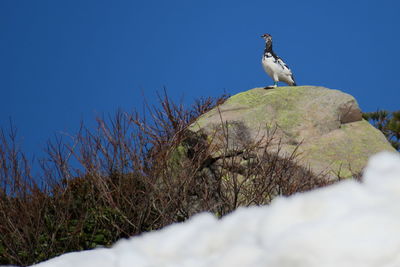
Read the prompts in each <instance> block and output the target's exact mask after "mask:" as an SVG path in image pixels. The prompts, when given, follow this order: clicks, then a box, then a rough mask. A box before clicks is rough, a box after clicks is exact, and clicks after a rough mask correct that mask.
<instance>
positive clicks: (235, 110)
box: [189, 86, 395, 178]
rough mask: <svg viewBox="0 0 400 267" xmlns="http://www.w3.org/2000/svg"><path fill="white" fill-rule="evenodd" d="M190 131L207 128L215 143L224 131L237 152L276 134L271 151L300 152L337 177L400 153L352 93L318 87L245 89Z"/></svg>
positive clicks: (305, 162)
mask: <svg viewBox="0 0 400 267" xmlns="http://www.w3.org/2000/svg"><path fill="white" fill-rule="evenodd" d="M189 129H190V130H191V131H194V132H202V133H203V134H205V135H206V136H207V140H209V141H210V142H212V143H214V144H215V145H218V143H219V142H220V140H221V139H223V138H221V135H224V136H225V139H227V140H229V142H228V143H229V146H230V147H231V148H232V149H233V147H232V146H234V147H235V148H234V149H235V150H236V151H237V150H238V149H239V150H240V147H245V144H246V143H249V142H254V141H259V140H261V139H268V140H270V139H271V136H273V142H272V143H273V144H274V145H271V142H270V144H269V149H271V150H273V149H274V147H275V149H278V147H279V149H280V151H281V152H283V153H287V154H291V153H293V152H294V151H295V153H296V154H298V159H300V165H303V166H305V167H309V168H310V169H311V170H312V171H313V172H315V173H321V172H325V173H327V174H328V175H329V176H331V177H337V176H338V175H339V176H340V177H343V178H345V177H350V176H352V175H353V174H356V173H360V172H361V171H362V169H363V168H364V166H365V165H366V163H367V160H368V158H369V157H370V156H371V155H373V154H375V153H377V152H380V151H383V150H388V151H395V150H394V148H393V147H392V146H391V145H390V144H389V142H388V141H387V140H386V138H385V137H384V135H383V134H382V133H381V132H380V131H379V130H377V129H375V128H374V127H373V126H372V125H370V124H369V123H368V122H367V121H365V120H363V119H362V116H361V110H360V108H359V107H358V104H357V102H356V100H355V99H354V98H353V97H352V96H351V95H349V94H345V93H343V92H341V91H339V90H331V89H327V88H324V87H316V86H297V87H278V88H276V89H273V90H265V89H263V88H255V89H252V90H249V91H246V92H243V93H239V94H237V95H234V96H232V97H230V98H229V99H228V100H227V101H226V102H225V103H223V104H222V105H220V106H218V107H216V108H214V109H212V110H211V111H209V112H207V113H206V114H204V115H203V116H201V117H200V118H199V119H198V120H197V121H196V122H195V123H194V124H192V125H191V127H190V128H189ZM227 137H228V138H227Z"/></svg>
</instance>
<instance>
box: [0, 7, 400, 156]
mask: <svg viewBox="0 0 400 267" xmlns="http://www.w3.org/2000/svg"><path fill="white" fill-rule="evenodd" d="M399 10H400V1H394V0H393V1H386V0H380V1H348V0H337V1H289V0H286V1H279V0H275V1H267V0H263V1H257V0H252V1H232V0H229V1H228V0H222V1H218V0H210V1H208V0H201V1H200V0H198V1H194V0H192V1H190V0H180V1H177V0H168V1H163V0H158V1H154V0H153V1H152V0H148V1H134V0H131V1H122V0H109V1H103V0H64V1H61V0H34V1H33V0H0V90H1V95H0V127H6V126H7V124H8V119H9V118H10V117H11V118H12V120H13V122H14V124H15V125H16V126H17V128H18V129H19V137H20V140H21V142H22V145H23V147H24V148H25V149H26V150H27V151H28V152H29V153H32V152H34V151H40V150H41V149H42V148H43V147H44V144H45V141H46V140H47V139H48V138H49V137H51V136H53V135H54V134H55V133H60V132H61V133H62V132H67V133H71V134H73V133H74V132H76V130H77V129H78V128H79V124H80V121H81V120H82V119H84V120H85V121H86V122H88V123H89V124H91V123H92V121H93V118H95V117H96V116H98V115H101V114H109V113H113V112H115V111H116V110H117V109H118V108H122V109H124V110H132V109H134V108H141V105H142V97H141V95H142V92H144V94H145V95H146V97H147V98H148V100H149V101H150V102H152V98H153V97H154V96H155V92H157V91H160V90H162V88H163V86H166V87H167V89H168V92H169V94H170V95H171V96H172V97H173V98H174V99H176V100H179V99H180V98H181V97H182V96H184V101H185V103H187V104H190V103H192V101H193V100H194V99H195V98H198V97H207V96H219V95H221V94H222V93H224V91H226V92H227V93H229V94H236V93H239V92H241V91H244V90H248V89H251V88H254V87H260V86H265V85H267V84H271V80H270V78H269V77H267V76H266V74H265V73H264V71H263V69H262V67H261V63H260V60H261V54H262V51H263V48H264V42H263V40H262V39H261V38H260V35H261V34H263V33H270V34H272V35H273V37H274V48H275V51H276V52H277V54H278V55H279V56H281V57H282V58H283V59H284V60H285V61H286V62H287V63H288V65H289V66H290V67H291V68H292V70H293V71H294V74H295V76H296V79H297V83H298V84H299V85H320V86H325V87H329V88H335V89H340V90H343V91H345V92H347V93H349V94H351V95H353V96H355V97H356V98H357V100H358V102H359V104H360V106H361V108H362V109H363V111H375V110H376V109H377V108H381V109H389V110H398V109H400V105H399V102H400V75H399V73H398V71H399V64H400V63H399V62H400V37H399V34H400V15H399ZM36 153H37V152H36Z"/></svg>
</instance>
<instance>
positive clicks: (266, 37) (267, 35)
mask: <svg viewBox="0 0 400 267" xmlns="http://www.w3.org/2000/svg"><path fill="white" fill-rule="evenodd" d="M261 37H262V38H263V39H264V40H265V41H266V42H271V41H272V36H271V35H270V34H268V33H266V34H263V35H261Z"/></svg>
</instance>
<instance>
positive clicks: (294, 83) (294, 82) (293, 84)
mask: <svg viewBox="0 0 400 267" xmlns="http://www.w3.org/2000/svg"><path fill="white" fill-rule="evenodd" d="M291 78H292V81H293V83H292V85H291V86H297V83H296V81H295V79H294V76H293V74H292V75H291Z"/></svg>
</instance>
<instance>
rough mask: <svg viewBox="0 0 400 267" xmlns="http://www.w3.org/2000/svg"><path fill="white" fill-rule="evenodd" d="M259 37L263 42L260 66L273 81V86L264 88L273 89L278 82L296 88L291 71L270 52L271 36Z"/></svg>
mask: <svg viewBox="0 0 400 267" xmlns="http://www.w3.org/2000/svg"><path fill="white" fill-rule="evenodd" d="M261 37H262V38H264V40H265V49H264V55H263V57H262V65H263V67H264V70H265V72H266V73H268V75H269V76H270V77H271V78H272V79H273V80H274V85H271V86H267V87H265V88H266V89H267V88H275V87H277V86H278V82H285V83H287V84H288V85H290V86H296V81H295V80H294V77H293V73H292V71H291V70H290V69H289V67H288V65H286V63H285V62H283V60H282V59H281V58H280V57H278V56H277V55H276V54H275V53H274V51H273V50H272V36H271V35H269V34H268V33H266V34H264V35H262V36H261Z"/></svg>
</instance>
